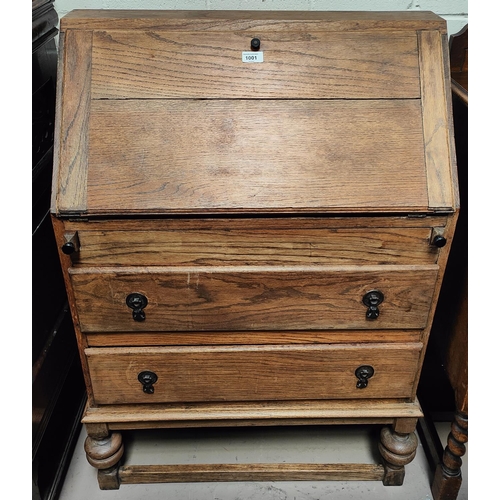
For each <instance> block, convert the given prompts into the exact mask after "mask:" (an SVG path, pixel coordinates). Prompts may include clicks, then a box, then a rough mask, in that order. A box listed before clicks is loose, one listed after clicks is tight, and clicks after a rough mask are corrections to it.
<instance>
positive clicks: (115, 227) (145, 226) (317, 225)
mask: <svg viewBox="0 0 500 500" xmlns="http://www.w3.org/2000/svg"><path fill="white" fill-rule="evenodd" d="M61 220H62V221H64V227H65V229H66V230H67V231H70V232H71V231H85V230H91V231H191V230H192V231H207V230H209V229H211V230H213V231H217V232H220V231H223V230H227V231H243V232H244V231H265V230H267V229H269V226H270V225H271V226H272V227H274V228H275V229H276V231H277V232H279V231H288V230H296V229H303V230H305V229H307V230H310V231H315V230H316V231H317V230H326V231H331V230H335V229H365V230H367V231H371V230H377V229H386V228H410V229H414V228H433V227H436V228H441V229H442V228H444V227H445V226H446V224H447V221H448V215H447V214H411V213H410V214H399V215H397V214H391V215H390V216H388V215H383V214H382V215H379V214H370V213H360V214H356V215H352V214H333V215H328V216H323V215H322V214H321V213H319V214H315V215H303V216H298V215H291V214H287V215H285V216H275V217H273V216H268V215H266V214H264V215H261V216H251V215H246V214H240V215H238V216H237V217H231V216H224V215H219V216H204V217H189V216H175V217H127V218H124V217H121V216H119V215H117V216H116V217H109V218H101V217H83V218H82V219H79V218H77V217H75V218H62V217H61Z"/></svg>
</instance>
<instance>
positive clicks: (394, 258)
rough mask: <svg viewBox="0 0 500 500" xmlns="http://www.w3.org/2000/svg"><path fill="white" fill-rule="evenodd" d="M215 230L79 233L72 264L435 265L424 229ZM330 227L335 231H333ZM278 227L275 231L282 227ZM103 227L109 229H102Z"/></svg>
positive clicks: (269, 226)
mask: <svg viewBox="0 0 500 500" xmlns="http://www.w3.org/2000/svg"><path fill="white" fill-rule="evenodd" d="M265 222H266V224H265V225H264V224H259V223H255V222H251V221H250V222H248V223H246V226H247V227H244V226H243V225H239V224H235V223H234V222H233V223H231V221H228V222H225V223H224V224H220V223H217V222H211V221H207V222H206V223H205V224H204V226H205V227H203V225H199V226H198V227H196V226H195V227H192V228H190V227H189V224H185V225H186V226H188V227H184V228H181V227H178V228H175V227H174V228H162V226H166V224H165V223H163V222H162V221H158V224H157V226H156V227H154V226H153V227H151V228H150V229H146V230H140V227H141V225H142V224H137V225H136V227H137V228H138V230H127V229H125V230H109V229H106V225H102V226H101V227H102V229H99V230H87V229H82V230H79V231H78V239H79V244H80V245H79V252H78V253H77V254H75V255H74V257H73V263H74V264H75V265H84V266H131V265H134V266H165V265H167V266H232V265H254V266H257V265H266V266H274V265H296V264H304V265H378V264H410V265H411V264H419V265H428V264H435V263H436V260H437V255H438V252H437V249H436V248H435V247H433V246H431V245H430V237H431V231H432V228H430V227H394V228H389V227H385V228H384V227H375V228H348V227H337V228H335V227H332V228H330V229H326V228H325V229H310V228H309V229H308V228H303V227H301V225H300V223H299V224H296V225H295V226H294V225H293V224H289V225H288V227H283V226H284V224H277V223H276V221H275V220H269V221H265ZM332 225H333V224H332ZM280 226H281V227H280ZM107 227H109V225H108V226H107Z"/></svg>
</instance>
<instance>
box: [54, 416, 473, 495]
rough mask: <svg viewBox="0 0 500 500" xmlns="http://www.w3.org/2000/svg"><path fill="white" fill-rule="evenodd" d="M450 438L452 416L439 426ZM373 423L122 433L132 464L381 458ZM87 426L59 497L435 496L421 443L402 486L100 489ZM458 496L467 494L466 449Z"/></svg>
mask: <svg viewBox="0 0 500 500" xmlns="http://www.w3.org/2000/svg"><path fill="white" fill-rule="evenodd" d="M437 427H438V432H439V435H440V437H441V440H442V441H443V440H446V436H447V434H448V432H449V429H450V424H449V423H448V422H443V423H442V424H439V425H438V426H437ZM377 432H378V429H377V428H376V427H374V426H363V425H359V426H334V427H293V428H290V427H282V428H280V427H278V428H266V427H264V428H246V429H198V430H165V431H162V430H160V431H154V432H150V431H140V432H133V433H127V434H126V433H124V434H123V435H124V439H125V445H126V450H127V451H126V456H125V463H127V464H161V463H165V464H167V463H211V462H218V463H242V462H285V461H286V462H325V463H326V462H330V463H336V462H340V463H341V462H345V463H346V462H351V463H376V461H377V459H376V456H377V455H376V454H377V451H376V447H377V435H376V434H375V433H377ZM85 437H86V434H85V430H82V432H81V434H80V437H79V441H78V443H77V445H76V449H75V452H74V455H73V458H72V461H71V463H70V467H69V470H68V473H67V475H66V479H65V482H64V484H63V487H62V491H61V494H60V497H59V500H116V499H120V500H157V499H158V500H160V499H161V500H166V499H172V500H208V499H210V500H313V499H314V500H323V499H325V500H328V499H332V500H348V499H350V500H365V499H370V500H382V499H384V500H385V499H388V500H389V499H390V500H432V494H431V489H430V483H431V478H432V473H431V470H430V467H429V464H428V462H427V459H426V456H425V453H424V450H423V447H422V444H421V443H420V441H419V446H418V449H417V455H416V457H415V459H414V460H413V461H412V462H411V463H410V464H409V465H407V466H406V477H405V482H404V484H403V486H392V487H386V486H383V484H382V483H381V482H375V481H336V482H333V481H332V482H330V481H319V482H312V481H297V482H295V481H286V482H285V481H283V482H226V483H217V482H213V483H170V484H149V485H148V484H141V485H122V486H121V487H120V489H119V490H108V491H102V490H100V489H99V487H98V484H97V478H96V471H95V469H93V468H92V467H91V466H90V465H89V464H88V463H87V460H86V458H85V453H84V451H83V442H84V439H85ZM463 462H464V466H463V469H462V472H463V483H462V488H461V490H460V494H459V497H458V500H466V499H467V454H466V455H465V456H464V457H463Z"/></svg>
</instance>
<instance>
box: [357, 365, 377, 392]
mask: <svg viewBox="0 0 500 500" xmlns="http://www.w3.org/2000/svg"><path fill="white" fill-rule="evenodd" d="M374 373H375V370H374V369H373V366H370V365H361V366H359V367H358V368H356V371H355V372H354V375H356V377H357V379H358V381H357V382H356V387H357V388H358V389H364V388H365V387H367V386H368V379H369V378H372V377H373V374H374Z"/></svg>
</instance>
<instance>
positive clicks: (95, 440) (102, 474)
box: [85, 432, 123, 490]
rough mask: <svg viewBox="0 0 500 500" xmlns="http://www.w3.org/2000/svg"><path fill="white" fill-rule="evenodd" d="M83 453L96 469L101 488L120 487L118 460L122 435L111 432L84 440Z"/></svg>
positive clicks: (121, 448) (121, 452)
mask: <svg viewBox="0 0 500 500" xmlns="http://www.w3.org/2000/svg"><path fill="white" fill-rule="evenodd" d="M85 453H86V454H87V460H88V462H89V464H90V465H92V467H95V468H96V469H98V474H97V479H98V482H99V487H100V489H101V490H116V489H118V488H119V487H120V479H119V475H118V470H119V462H120V459H121V458H122V456H123V442H122V435H121V434H120V433H118V432H113V433H111V434H109V435H108V436H104V437H103V436H99V437H93V436H92V435H89V436H88V437H87V439H86V440H85Z"/></svg>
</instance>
